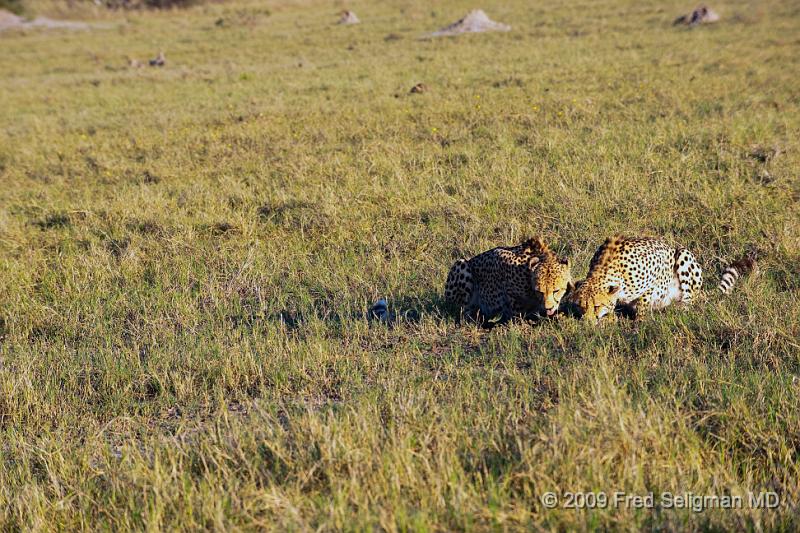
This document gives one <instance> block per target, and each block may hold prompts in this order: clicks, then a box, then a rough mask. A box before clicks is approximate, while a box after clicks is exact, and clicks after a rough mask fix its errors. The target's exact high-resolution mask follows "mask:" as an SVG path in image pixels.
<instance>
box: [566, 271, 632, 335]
mask: <svg viewBox="0 0 800 533" xmlns="http://www.w3.org/2000/svg"><path fill="white" fill-rule="evenodd" d="M619 289H620V286H619V284H617V283H614V282H608V283H592V282H589V283H587V282H586V281H585V280H582V281H579V282H578V283H576V284H575V290H574V291H572V292H571V293H570V295H569V296H568V297H567V300H566V302H567V304H566V307H567V309H568V311H569V312H570V313H571V314H573V315H575V316H576V317H577V318H581V319H583V320H588V321H589V322H592V323H595V324H596V323H598V322H599V321H600V320H601V319H602V318H603V317H605V316H607V315H609V314H613V311H614V308H615V307H616V305H617V300H618V299H619Z"/></svg>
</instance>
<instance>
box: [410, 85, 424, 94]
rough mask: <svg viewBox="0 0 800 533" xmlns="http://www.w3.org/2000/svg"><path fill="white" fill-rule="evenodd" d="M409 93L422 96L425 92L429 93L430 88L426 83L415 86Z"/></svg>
mask: <svg viewBox="0 0 800 533" xmlns="http://www.w3.org/2000/svg"><path fill="white" fill-rule="evenodd" d="M409 92H410V93H411V94H422V93H424V92H428V86H427V85H425V84H424V83H418V84H416V85H414V86H413V87H412V88H411V90H410V91H409Z"/></svg>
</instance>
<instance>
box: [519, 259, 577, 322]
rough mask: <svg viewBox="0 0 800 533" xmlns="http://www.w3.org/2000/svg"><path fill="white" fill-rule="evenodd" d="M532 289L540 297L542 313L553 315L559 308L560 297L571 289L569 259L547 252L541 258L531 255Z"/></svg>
mask: <svg viewBox="0 0 800 533" xmlns="http://www.w3.org/2000/svg"><path fill="white" fill-rule="evenodd" d="M530 267H531V271H532V281H533V290H534V292H535V293H536V295H537V296H538V297H539V298H541V302H542V307H543V309H544V313H546V314H547V316H553V315H554V314H556V312H557V311H558V309H559V306H560V304H561V299H562V298H564V295H565V294H567V293H568V292H569V291H571V290H572V288H573V285H572V274H571V272H570V262H569V259H561V258H558V257H556V255H555V254H548V255H546V256H545V257H544V258H543V259H540V258H539V257H536V256H534V257H532V258H531V263H530Z"/></svg>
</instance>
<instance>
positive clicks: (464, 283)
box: [444, 237, 572, 325]
mask: <svg viewBox="0 0 800 533" xmlns="http://www.w3.org/2000/svg"><path fill="white" fill-rule="evenodd" d="M571 288H572V275H571V274H570V263H569V260H568V259H562V258H559V257H558V256H556V254H555V253H554V252H553V251H552V250H550V248H548V246H547V245H546V244H545V243H544V242H543V241H542V239H541V238H538V237H537V238H534V239H528V240H527V241H525V242H523V243H522V244H519V245H518V246H513V247H498V248H494V249H492V250H489V251H486V252H483V253H482V254H480V255H477V256H475V257H473V258H472V259H469V260H467V259H459V260H458V261H456V262H455V264H453V266H452V267H451V268H450V272H449V273H448V275H447V282H446V284H445V290H444V293H445V300H446V301H447V302H448V303H449V304H450V305H452V306H454V307H458V308H461V310H463V311H464V312H465V313H466V315H467V316H469V317H471V318H473V319H476V320H477V321H478V322H479V323H481V324H484V325H485V324H486V323H484V322H483V320H488V319H491V318H493V317H495V316H497V315H498V314H499V315H501V318H500V321H499V322H498V324H503V323H505V322H507V321H508V320H510V319H511V318H512V317H514V316H530V315H547V316H553V315H554V314H555V313H556V311H558V308H559V304H560V302H561V298H563V296H564V294H566V293H567V291H568V290H569V289H571ZM479 314H480V316H479Z"/></svg>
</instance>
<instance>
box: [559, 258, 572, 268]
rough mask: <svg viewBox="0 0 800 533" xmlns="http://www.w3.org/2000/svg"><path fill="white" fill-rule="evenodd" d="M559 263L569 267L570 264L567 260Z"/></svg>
mask: <svg viewBox="0 0 800 533" xmlns="http://www.w3.org/2000/svg"><path fill="white" fill-rule="evenodd" d="M560 263H561V264H562V265H566V266H570V264H569V258H566V259H561V260H560Z"/></svg>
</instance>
